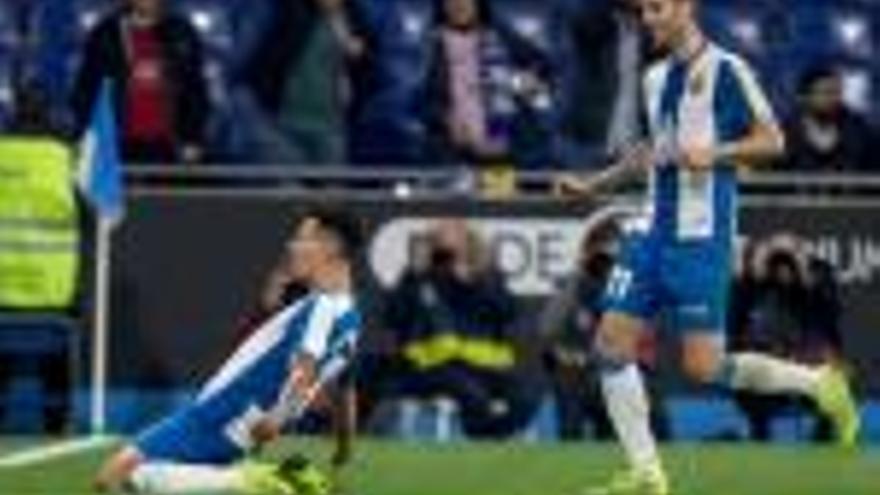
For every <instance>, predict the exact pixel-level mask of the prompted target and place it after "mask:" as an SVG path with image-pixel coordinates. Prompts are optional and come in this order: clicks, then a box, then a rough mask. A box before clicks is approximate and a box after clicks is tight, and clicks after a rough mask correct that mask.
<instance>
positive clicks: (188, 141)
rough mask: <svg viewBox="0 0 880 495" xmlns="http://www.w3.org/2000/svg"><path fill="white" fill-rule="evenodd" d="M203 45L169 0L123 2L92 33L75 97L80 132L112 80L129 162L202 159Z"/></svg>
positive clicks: (205, 103) (206, 107)
mask: <svg viewBox="0 0 880 495" xmlns="http://www.w3.org/2000/svg"><path fill="white" fill-rule="evenodd" d="M200 43H201V42H200V39H199V38H198V34H197V32H196V30H195V28H194V27H193V26H192V25H191V24H190V22H189V20H188V19H186V18H185V17H181V16H178V15H176V14H174V13H172V12H171V11H170V9H167V8H166V6H165V2H164V0H125V2H124V5H122V6H120V7H119V8H118V9H117V10H115V11H113V12H112V13H111V14H109V15H108V16H107V17H106V18H105V19H103V20H101V21H100V22H99V23H98V24H97V26H96V27H95V28H94V29H93V30H92V31H91V32H90V33H89V35H88V39H87V41H86V47H85V54H84V59H83V63H82V65H81V66H80V69H79V72H78V74H77V77H76V83H75V87H74V91H73V97H72V106H73V111H74V114H75V118H76V121H77V129H78V131H79V132H82V130H83V129H85V126H86V125H87V123H88V121H89V115H90V113H91V109H92V104H93V102H94V101H95V98H96V96H97V94H98V92H99V89H100V87H101V85H102V84H104V81H107V80H109V81H110V82H111V83H112V84H113V90H114V92H115V96H116V102H117V112H118V114H119V120H120V140H121V149H122V154H123V158H124V159H125V160H126V161H129V162H149V163H176V162H178V161H184V162H197V161H199V160H200V159H201V157H202V155H203V149H202V146H203V139H204V133H205V124H206V119H207V117H208V114H209V111H210V108H209V102H208V97H207V95H208V87H207V83H206V81H205V78H204V74H203V71H204V65H203V58H202V47H201V44H200Z"/></svg>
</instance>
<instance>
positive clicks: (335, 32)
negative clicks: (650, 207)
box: [0, 0, 877, 171]
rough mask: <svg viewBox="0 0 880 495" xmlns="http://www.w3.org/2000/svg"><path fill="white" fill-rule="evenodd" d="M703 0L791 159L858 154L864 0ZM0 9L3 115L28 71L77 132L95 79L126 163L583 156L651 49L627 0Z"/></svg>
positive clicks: (632, 95) (636, 124) (10, 5)
mask: <svg viewBox="0 0 880 495" xmlns="http://www.w3.org/2000/svg"><path fill="white" fill-rule="evenodd" d="M788 3H791V4H792V5H791V7H792V9H794V10H793V12H794V15H792V16H788V17H784V16H783V15H782V14H784V13H785V9H786V5H787V4H788ZM703 10H704V12H703V17H704V18H705V20H706V23H707V25H708V26H709V28H710V31H711V32H712V34H713V35H714V36H715V37H716V38H718V39H720V40H721V41H722V42H723V43H727V44H729V45H731V46H733V47H734V48H736V49H739V50H741V51H744V52H745V53H746V54H747V56H749V57H750V58H751V59H752V62H753V63H754V64H756V65H757V67H759V68H760V69H761V71H762V76H763V80H764V81H765V82H766V83H767V84H769V85H770V88H771V95H772V96H773V97H774V99H775V105H776V106H777V107H778V110H779V113H780V114H781V115H785V116H788V117H786V119H785V121H786V122H787V125H786V129H787V133H788V135H789V142H790V148H789V155H788V156H789V159H788V160H786V162H787V163H786V166H787V167H788V168H792V169H800V170H808V171H836V170H843V171H864V170H871V169H872V166H873V165H872V163H871V162H870V159H869V158H868V157H870V156H871V151H872V146H873V143H874V139H873V136H874V134H875V131H874V129H873V127H872V125H871V120H872V117H873V116H874V115H876V113H877V109H876V108H874V107H873V105H872V103H871V102H872V99H871V91H872V88H871V84H872V81H873V80H874V73H875V70H874V69H875V64H874V63H873V58H872V57H871V49H872V41H873V33H872V32H871V29H870V26H871V24H870V19H871V16H872V15H873V9H872V7H871V6H870V5H869V3H864V4H862V3H859V2H847V3H845V4H839V2H832V1H816V2H775V3H772V4H769V3H764V2H725V1H710V2H704V6H703ZM0 11H2V15H0V16H2V17H3V19H4V21H3V22H2V23H0V39H2V40H3V41H4V45H5V46H3V47H0V96H2V98H0V117H2V118H0V122H2V123H3V124H4V127H5V128H7V129H8V128H10V126H11V125H12V122H11V118H12V116H13V115H14V109H15V107H16V105H17V104H19V102H20V101H21V100H23V99H24V97H23V96H21V93H22V92H23V91H24V90H25V88H26V89H27V91H29V92H38V93H40V94H41V95H42V96H41V98H42V99H43V100H44V101H45V102H46V105H47V106H48V107H49V108H48V109H47V113H48V114H49V115H50V116H51V117H52V124H53V127H54V128H55V129H56V130H57V131H59V132H61V133H62V135H64V136H66V137H72V136H76V135H78V134H79V133H80V132H81V131H82V128H83V125H84V123H85V121H86V117H87V115H88V111H89V109H90V104H91V103H92V102H93V101H94V98H95V96H96V94H97V93H98V89H99V87H100V86H101V84H102V82H103V81H104V80H109V81H112V83H113V91H114V92H115V97H116V103H117V105H116V110H117V112H118V117H119V121H120V126H121V129H123V132H121V133H120V140H121V141H122V144H123V150H124V154H125V157H126V158H127V159H128V161H129V162H130V163H138V162H147V163H149V162H152V163H168V164H172V163H173V164H186V163H197V162H198V163H231V164H245V163H247V164H299V165H307V166H316V165H320V164H334V165H340V164H346V165H351V166H365V165H414V164H425V163H430V164H432V165H440V164H444V163H445V164H459V165H462V164H465V165H471V164H474V163H505V164H515V165H516V166H518V167H520V168H524V169H536V168H563V167H584V166H588V164H590V163H601V160H595V158H596V157H602V156H607V155H614V154H615V153H617V152H619V150H620V148H621V146H622V145H623V144H624V143H626V142H628V141H631V140H632V138H633V137H634V136H636V135H638V133H639V132H640V126H641V124H640V122H641V118H640V115H639V111H638V105H637V99H638V94H639V84H640V83H639V71H640V68H641V67H643V66H644V65H645V64H646V63H648V62H649V61H650V59H651V57H652V55H651V54H650V53H649V50H648V49H647V48H646V46H647V44H646V43H645V41H644V40H643V39H642V35H641V34H640V32H639V30H638V26H637V25H636V24H637V19H635V17H634V16H633V14H632V2H631V1H630V0H594V1H568V0H558V1H555V2H533V1H529V0H502V1H496V2H489V1H486V0H401V1H397V2H376V1H370V0H293V1H288V0H257V1H247V2H245V1H240V0H185V1H179V2H176V1H168V0H78V1H72V2H64V3H63V5H62V4H59V3H58V2H50V1H36V2H19V1H13V0H4V1H2V2H0ZM774 23H775V24H776V26H775V27H776V28H775V29H772V30H771V29H765V26H769V25H771V24H774ZM591 160H592V161H591Z"/></svg>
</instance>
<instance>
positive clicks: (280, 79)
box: [236, 0, 370, 165]
mask: <svg viewBox="0 0 880 495" xmlns="http://www.w3.org/2000/svg"><path fill="white" fill-rule="evenodd" d="M356 7H357V3H356V2H354V1H346V0H273V1H271V2H270V9H269V10H270V12H272V16H271V17H270V21H269V23H268V25H267V26H265V27H264V28H263V35H262V36H261V37H260V39H259V40H258V41H257V42H256V44H255V46H254V47H253V53H251V54H250V56H249V60H248V61H247V62H246V63H245V64H244V67H243V68H242V70H241V74H240V78H241V82H242V83H243V86H242V87H240V88H239V91H237V95H236V98H237V99H238V101H237V103H238V105H239V106H240V107H241V108H242V109H243V110H244V111H245V112H246V118H245V119H244V121H243V124H244V125H247V126H248V127H249V129H246V130H245V131H246V134H247V135H248V138H247V140H248V141H250V142H251V145H250V148H252V149H251V150H249V151H250V152H251V153H254V154H256V155H257V156H256V158H257V159H258V160H260V161H262V162H266V163H296V164H337V165H338V164H344V163H345V161H346V157H345V127H346V125H345V124H346V123H345V119H346V109H347V106H348V105H347V103H348V101H347V95H346V94H345V91H344V88H345V87H346V85H347V84H349V83H351V84H353V85H354V86H357V85H359V84H361V83H362V82H363V81H359V80H358V81H354V80H349V78H348V75H349V69H351V68H353V67H355V68H357V69H361V68H362V66H363V65H364V63H365V60H366V59H367V58H368V57H369V54H370V53H369V52H368V47H367V39H368V38H367V37H366V36H365V35H362V34H361V30H360V29H359V23H358V22H357V20H358V19H359V18H358V17H357V15H358V13H359V12H360V11H359V10H357V8H356ZM358 75H361V74H360V73H359V74H358Z"/></svg>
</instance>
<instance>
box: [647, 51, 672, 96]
mask: <svg viewBox="0 0 880 495" xmlns="http://www.w3.org/2000/svg"><path fill="white" fill-rule="evenodd" d="M671 68H672V59H671V57H662V58H658V59H656V60H653V61H651V62H650V63H648V65H647V66H646V67H645V70H644V74H643V76H642V82H643V84H644V85H645V88H646V89H649V90H650V89H654V88H659V87H660V86H662V85H663V81H665V80H666V76H667V75H668V74H669V71H670V69H671Z"/></svg>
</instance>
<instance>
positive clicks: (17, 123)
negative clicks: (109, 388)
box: [0, 81, 81, 434]
mask: <svg viewBox="0 0 880 495" xmlns="http://www.w3.org/2000/svg"><path fill="white" fill-rule="evenodd" d="M14 97H15V98H14V101H15V107H14V113H13V116H12V122H11V124H10V128H9V129H8V132H6V133H4V135H3V136H2V137H0V139H2V140H3V141H6V143H5V144H9V143H11V142H16V143H18V144H17V145H18V146H19V148H22V147H27V148H28V149H29V150H33V151H34V152H35V154H34V155H31V156H38V157H40V159H41V160H46V159H49V158H51V157H57V156H58V154H57V153H54V152H53V151H52V150H53V148H56V147H58V146H59V144H60V145H62V146H64V147H65V148H66V147H67V144H66V143H64V142H63V141H61V140H60V135H61V133H60V130H59V129H57V128H55V127H54V126H53V122H52V118H51V116H50V115H49V108H50V106H49V104H48V97H47V95H46V93H45V91H44V90H43V89H42V88H41V87H39V86H37V85H35V84H34V83H33V82H31V81H29V82H27V83H19V84H17V85H16V87H15V88H14ZM22 138H24V139H22ZM19 153H21V149H19ZM23 156H24V155H21V154H15V155H13V154H10V155H8V156H7V155H6V154H5V153H4V155H3V156H2V157H0V160H15V161H17V162H18V164H19V165H22V164H24V165H31V163H29V162H26V161H25V160H24V158H23ZM70 165H71V164H70V163H61V164H60V168H61V169H62V170H64V171H66V170H68V167H70ZM40 170H42V171H43V173H46V171H47V169H46V168H45V167H41V168H40ZM63 177H64V179H65V187H66V184H67V182H66V179H67V175H66V174H65V175H63ZM50 179H51V177H50V176H48V174H47V176H46V177H44V178H43V180H50ZM42 187H43V188H44V192H45V193H47V194H49V196H48V197H45V198H44V197H42V196H40V197H41V198H42V199H47V200H53V201H52V202H53V203H54V206H53V208H55V209H50V210H47V211H46V212H39V211H37V210H38V209H37V208H34V207H33V206H31V207H30V208H25V209H24V210H22V209H21V206H22V205H20V204H19V205H17V210H16V209H13V210H12V211H13V212H14V215H15V221H16V222H17V223H19V224H21V225H25V223H26V222H28V221H34V222H40V221H42V222H43V223H47V219H46V218H44V217H42V216H41V215H47V214H48V215H51V216H52V217H51V218H52V220H50V221H48V222H54V223H55V224H58V223H59V222H60V221H62V219H63V218H65V215H73V218H71V220H73V221H72V222H71V224H75V223H76V213H75V212H76V208H75V206H73V205H74V203H73V200H72V199H71V201H70V204H71V208H72V209H71V210H68V209H67V208H64V204H65V201H63V200H62V199H60V198H58V197H53V196H52V192H51V191H52V189H53V188H52V187H47V184H44V185H43V186H42ZM32 192H33V191H32ZM68 194H71V195H72V193H68ZM4 203H7V202H4ZM3 206H4V207H5V208H4V211H3V215H2V216H4V217H5V215H8V214H9V213H10V211H8V207H9V204H4V205H3ZM13 206H14V207H15V206H16V205H15V204H14V203H13ZM28 210H30V211H28ZM65 210H67V211H66V212H65ZM47 212H50V213H47ZM4 219H6V218H4ZM70 228H75V227H70ZM13 233H14V231H13V230H8V231H6V232H4V234H5V235H6V236H7V237H8V238H9V239H15V238H16V237H20V236H14V235H11V234H13ZM66 233H67V232H66V231H65V229H64V228H61V229H60V230H58V229H57V227H56V230H55V231H53V232H52V238H53V239H63V238H64V237H58V236H59V235H63V234H66ZM38 234H39V229H35V230H33V231H32V232H29V235H28V238H29V239H30V240H31V241H30V244H27V243H24V244H22V245H21V246H19V247H17V248H15V249H16V251H15V252H16V253H17V254H18V255H20V256H21V255H24V254H25V253H27V256H30V257H33V259H34V260H36V259H39V260H40V261H43V262H44V263H47V266H46V267H45V269H46V270H62V272H63V270H64V265H63V264H62V265H60V266H58V265H57V264H56V265H54V266H53V265H51V261H49V262H47V261H46V260H45V259H44V258H43V257H44V256H49V257H50V258H49V259H51V258H52V257H53V256H56V255H59V254H61V253H58V252H56V251H53V250H51V249H49V250H44V251H40V252H32V251H30V250H28V249H27V246H28V245H34V244H35V243H37V242H38V239H41V238H43V236H38ZM12 244H14V242H10V245H12ZM72 249H76V248H72ZM19 259H20V257H19ZM2 262H3V263H4V264H5V267H4V268H5V270H3V275H5V276H7V277H8V278H6V279H3V277H0V280H3V281H4V282H6V284H4V289H6V290H8V289H9V286H10V285H15V284H18V285H20V286H25V285H30V286H33V287H32V288H31V289H32V290H33V291H34V292H35V294H34V295H33V296H32V297H36V298H38V299H43V298H45V297H47V295H46V294H42V295H41V294H39V292H40V289H39V285H41V284H39V283H36V280H31V279H27V278H23V277H21V276H20V275H19V276H18V277H16V276H15V275H16V273H15V272H14V271H12V270H9V268H10V267H9V264H11V263H12V262H13V259H12V258H10V257H3V260H2ZM33 268H34V267H33V266H32V265H31V266H26V267H24V268H23V269H24V270H28V269H29V270H30V271H31V272H32V273H28V276H30V277H34V278H39V277H40V275H41V274H40V273H36V272H35V271H34V270H33ZM78 275H81V274H78V273H77V274H75V275H74V276H78ZM77 278H78V277H77ZM53 283H54V284H56V285H58V283H59V280H53ZM62 285H63V284H62ZM76 296H77V294H74V298H73V300H72V301H69V302H65V303H63V305H62V306H60V307H58V306H57V303H53V304H52V305H50V306H45V305H44V303H43V302H40V303H38V306H39V307H38V308H32V307H17V306H13V307H2V308H0V313H5V314H6V315H7V316H30V317H34V322H36V325H35V326H36V327H45V326H46V325H45V324H42V323H41V320H42V319H43V318H46V320H47V321H49V319H51V317H54V316H60V317H62V318H65V317H70V316H76V312H77V309H78V308H77V301H76ZM4 300H5V299H4ZM14 321H15V320H14V319H13V324H12V325H10V326H11V327H13V328H14V327H15V324H14ZM3 325H8V323H6V322H4V323H3ZM3 325H0V333H2V332H3V331H4V330H5V328H4V327H3ZM31 325H33V323H32V324H31ZM52 326H53V327H54V326H55V325H52ZM29 330H31V329H29ZM35 330H36V329H33V330H32V331H31V333H32V334H33V337H34V338H35V339H37V340H36V341H35V342H31V345H30V346H29V347H31V350H29V351H22V350H19V351H10V350H9V349H7V348H6V346H3V347H4V351H3V352H2V353H0V419H2V418H4V417H6V415H7V410H6V409H7V407H9V405H10V404H9V402H8V400H7V397H8V396H7V393H8V390H7V389H8V385H9V384H10V381H11V379H12V378H14V377H15V376H16V375H17V374H19V373H25V372H26V370H29V369H34V370H36V374H37V376H38V378H39V380H40V383H41V386H42V392H43V399H42V413H43V414H42V419H43V426H44V428H45V431H47V432H49V433H52V434H62V433H64V430H65V427H66V426H67V425H68V421H69V419H70V410H71V389H72V387H71V381H72V379H73V377H72V373H71V362H70V356H71V355H72V354H71V353H72V352H76V350H74V349H66V350H64V349H62V350H54V351H52V352H42V351H40V352H39V353H38V354H36V355H32V354H31V353H34V349H35V348H38V347H40V346H41V345H46V344H45V343H44V344H40V343H39V342H40V341H41V340H42V341H43V342H45V341H46V336H44V335H41V334H37V333H35ZM61 330H63V331H65V332H67V331H74V329H73V328H69V327H65V328H63V329H61ZM3 338H8V337H5V336H4V337H3ZM68 345H72V344H71V343H69V342H68ZM26 347H28V346H26Z"/></svg>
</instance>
